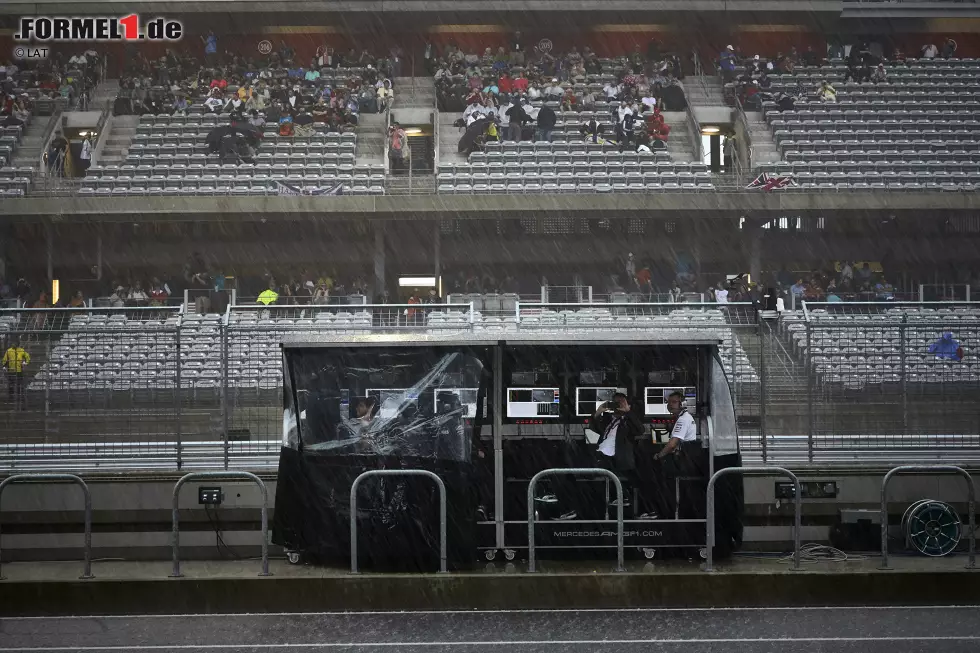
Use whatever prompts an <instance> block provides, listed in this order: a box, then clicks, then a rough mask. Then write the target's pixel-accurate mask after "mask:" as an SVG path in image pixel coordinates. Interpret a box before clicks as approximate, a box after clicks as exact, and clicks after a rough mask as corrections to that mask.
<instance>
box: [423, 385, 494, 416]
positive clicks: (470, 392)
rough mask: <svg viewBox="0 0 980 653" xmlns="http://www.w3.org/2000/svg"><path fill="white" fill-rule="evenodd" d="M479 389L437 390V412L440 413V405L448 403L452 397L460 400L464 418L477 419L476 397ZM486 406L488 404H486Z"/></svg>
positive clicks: (435, 404) (435, 399)
mask: <svg viewBox="0 0 980 653" xmlns="http://www.w3.org/2000/svg"><path fill="white" fill-rule="evenodd" d="M478 392H479V389H478V388H436V392H435V397H434V402H435V403H434V408H435V412H436V413H438V412H439V404H445V403H447V400H448V399H449V398H450V397H453V396H455V397H457V398H459V403H460V404H461V405H462V407H463V417H476V396H477V393H478ZM484 405H486V402H484Z"/></svg>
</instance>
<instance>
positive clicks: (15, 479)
mask: <svg viewBox="0 0 980 653" xmlns="http://www.w3.org/2000/svg"><path fill="white" fill-rule="evenodd" d="M31 481H71V482H72V483H74V484H76V485H78V486H79V487H80V488H82V494H83V495H84V497H85V546H84V549H83V550H84V555H85V567H84V568H83V571H82V575H81V576H80V578H94V576H92V493H91V492H89V489H88V485H86V483H85V481H83V480H82V479H80V478H79V477H77V476H75V475H74V474H15V475H14V476H8V477H7V478H5V479H4V480H3V482H2V483H0V501H2V499H3V491H4V489H6V487H7V486H8V485H13V484H14V483H29V482H31ZM2 561H3V556H2V555H0V580H3V566H2Z"/></svg>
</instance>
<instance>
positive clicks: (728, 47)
mask: <svg viewBox="0 0 980 653" xmlns="http://www.w3.org/2000/svg"><path fill="white" fill-rule="evenodd" d="M725 49H726V50H732V51H734V50H735V48H733V47H732V46H730V45H728V46H725Z"/></svg>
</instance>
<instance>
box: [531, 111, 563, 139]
mask: <svg viewBox="0 0 980 653" xmlns="http://www.w3.org/2000/svg"><path fill="white" fill-rule="evenodd" d="M557 122H558V116H556V115H555V111H554V109H552V108H551V107H549V106H547V105H545V106H543V107H541V110H540V111H538V133H537V135H536V136H535V140H538V141H548V142H549V143H550V142H551V132H552V131H553V130H554V128H555V124H556V123H557Z"/></svg>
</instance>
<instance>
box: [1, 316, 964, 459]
mask: <svg viewBox="0 0 980 653" xmlns="http://www.w3.org/2000/svg"><path fill="white" fill-rule="evenodd" d="M483 308H484V309H485V310H477V309H476V308H475V306H474V304H472V303H470V304H459V303H457V304H404V305H305V306H279V305H275V304H273V305H271V306H262V305H249V306H230V307H228V309H227V311H226V312H225V313H224V314H223V315H219V314H198V313H194V312H190V313H187V312H184V310H183V309H182V308H178V307H157V308H121V309H116V308H86V309H48V310H31V309H5V310H0V340H2V345H3V350H4V351H5V352H7V351H8V350H10V349H11V348H14V349H15V350H16V348H17V347H21V348H22V349H23V350H24V352H25V353H26V354H27V356H29V357H30V362H29V363H26V364H24V365H23V366H22V373H20V374H18V373H17V370H16V369H13V370H7V371H5V377H4V380H3V381H4V384H3V387H2V388H0V427H2V432H3V436H2V437H0V460H2V463H0V467H2V468H3V469H4V470H5V471H15V470H16V471H24V470H50V469H58V470H64V471H71V470H76V471H80V470H86V471H91V470H129V469H167V470H172V469H192V468H226V469H227V468H241V467H246V468H263V467H275V465H276V464H277V460H278V452H279V448H280V441H281V437H282V381H283V369H282V354H281V352H280V347H279V343H280V342H281V341H282V339H283V338H284V337H286V336H289V335H303V334H309V335H311V336H313V335H316V336H323V335H329V334H336V335H338V336H345V335H354V334H370V333H402V334H412V333H417V334H424V333H432V332H438V333H453V334H459V335H461V336H463V337H465V336H466V335H467V334H478V333H479V334H484V335H485V334H487V333H500V334H501V335H502V336H506V334H509V333H515V334H516V333H530V332H547V333H554V334H555V335H556V336H559V337H562V336H574V335H575V334H581V333H583V332H589V331H604V330H616V331H622V330H630V329H642V330H647V331H649V332H650V334H651V339H662V338H670V337H681V336H682V335H683V334H684V333H687V334H691V333H692V332H696V333H697V334H698V335H701V336H703V335H704V334H706V333H713V334H715V335H717V337H718V340H719V343H720V347H719V354H720V356H721V359H722V362H723V365H724V368H725V372H726V374H727V375H728V376H729V381H730V384H731V387H732V391H733V394H734V397H735V405H736V411H737V417H738V423H739V440H740V444H741V449H742V453H743V457H744V458H745V459H746V460H747V461H758V462H765V463H787V464H788V463H793V464H806V463H821V464H823V463H834V464H841V463H853V464H869V463H893V462H904V461H910V460H915V461H921V460H923V459H927V460H939V459H942V460H957V461H960V462H963V461H965V460H974V459H980V361H977V360H976V359H975V358H974V356H975V355H976V353H977V352H978V351H980V306H974V305H972V304H968V303H961V304H955V303H943V304H935V305H930V304H881V303H878V304H873V303H869V304H856V303H850V304H808V305H807V304H805V305H804V306H803V310H801V311H797V312H789V313H785V314H784V315H783V316H781V317H780V318H779V319H778V320H775V319H774V320H761V321H760V320H759V319H758V318H757V312H756V309H755V307H753V306H751V305H748V304H728V305H719V304H677V303H668V304H641V303H625V304H588V305H583V304H579V303H573V304H561V303H558V304H549V303H540V302H536V303H531V302H520V301H516V302H515V303H514V305H513V306H512V307H511V306H509V305H508V306H507V307H506V310H505V307H504V306H496V305H493V306H490V307H486V306H484V307H483ZM944 334H949V335H948V336H946V338H945V339H944ZM25 360H26V358H25ZM5 367H9V366H5ZM15 367H16V365H15Z"/></svg>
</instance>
